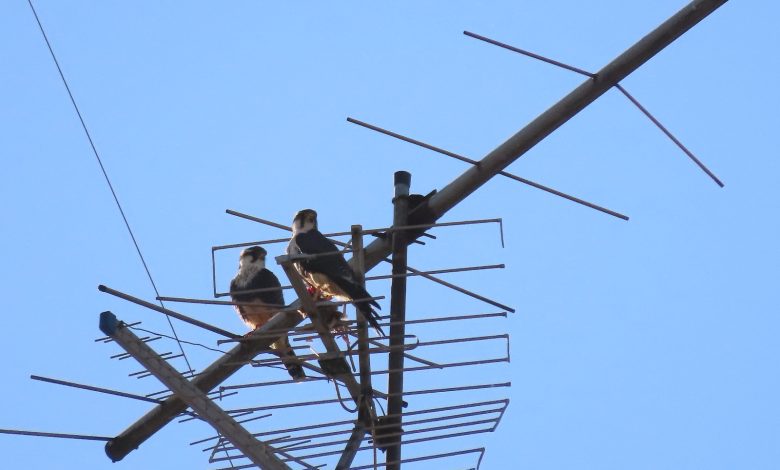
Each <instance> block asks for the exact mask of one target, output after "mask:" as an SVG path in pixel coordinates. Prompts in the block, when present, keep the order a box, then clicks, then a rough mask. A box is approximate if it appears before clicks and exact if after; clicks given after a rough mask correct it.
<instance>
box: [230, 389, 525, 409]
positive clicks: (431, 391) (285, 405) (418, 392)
mask: <svg viewBox="0 0 780 470" xmlns="http://www.w3.org/2000/svg"><path fill="white" fill-rule="evenodd" d="M509 386H511V382H502V383H496V384H486V385H466V386H461V387H446V388H432V389H426V390H414V391H404V392H403V393H402V395H403V396H412V395H431V394H437V393H449V392H463V391H472V390H484V389H488V388H500V387H509ZM387 395H388V396H390V395H391V394H390V393H388V394H387ZM339 401H340V400H339V399H337V398H334V399H327V400H309V401H302V402H293V403H280V404H276V405H263V406H253V407H249V408H237V409H234V410H231V412H244V411H268V410H277V409H282V408H297V407H301V406H310V405H327V404H331V403H338V402H339Z"/></svg>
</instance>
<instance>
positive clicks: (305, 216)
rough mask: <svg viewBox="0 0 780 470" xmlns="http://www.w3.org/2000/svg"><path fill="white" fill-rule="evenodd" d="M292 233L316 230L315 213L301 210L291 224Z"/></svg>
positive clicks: (309, 210) (311, 210) (312, 210)
mask: <svg viewBox="0 0 780 470" xmlns="http://www.w3.org/2000/svg"><path fill="white" fill-rule="evenodd" d="M292 229H293V233H299V232H301V233H306V232H308V231H309V230H311V229H314V230H317V211H315V210H314V209H303V210H300V211H298V213H297V214H295V218H294V219H293V223H292Z"/></svg>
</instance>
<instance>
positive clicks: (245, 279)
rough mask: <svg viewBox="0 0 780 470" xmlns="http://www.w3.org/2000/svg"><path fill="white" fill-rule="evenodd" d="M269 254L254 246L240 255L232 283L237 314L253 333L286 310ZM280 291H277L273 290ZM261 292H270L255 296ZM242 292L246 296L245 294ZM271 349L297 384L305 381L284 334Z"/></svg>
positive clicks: (231, 289)
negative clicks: (267, 260)
mask: <svg viewBox="0 0 780 470" xmlns="http://www.w3.org/2000/svg"><path fill="white" fill-rule="evenodd" d="M266 254H267V252H266V251H265V249H263V248H262V247H260V246H252V247H249V248H247V249H245V250H244V251H242V252H241V256H240V258H239V262H238V274H236V277H234V278H233V280H232V281H231V282H230V297H231V298H232V299H233V302H237V303H239V305H236V306H235V308H236V311H237V312H238V315H239V316H240V317H241V320H243V321H244V323H245V324H246V326H248V327H249V328H250V329H252V330H254V329H256V328H260V327H261V326H263V325H265V324H266V323H267V322H268V320H270V319H271V318H272V317H273V316H274V315H275V314H276V313H277V312H279V310H282V309H283V308H284V306H285V303H284V294H283V293H282V289H281V287H282V285H281V284H280V283H279V279H278V278H277V277H276V276H275V275H274V273H272V272H271V271H269V270H268V269H266V268H265V256H266ZM275 287H276V288H278V289H276V290H274V289H273V288H275ZM258 289H269V290H266V291H261V292H253V291H256V290H258ZM242 292H243V293H242ZM271 347H272V348H273V349H275V350H276V352H277V353H278V354H279V355H280V357H281V359H282V362H283V363H284V366H285V367H286V368H287V372H288V373H289V374H290V376H291V377H292V378H293V379H294V380H295V381H301V380H304V379H305V378H306V374H305V373H304V372H303V368H302V367H301V361H300V360H299V359H298V357H297V356H296V355H295V351H293V349H292V347H291V346H290V340H289V338H288V337H287V335H286V334H285V335H284V336H282V337H281V338H279V339H278V340H276V341H275V342H274V343H273V344H272V345H271Z"/></svg>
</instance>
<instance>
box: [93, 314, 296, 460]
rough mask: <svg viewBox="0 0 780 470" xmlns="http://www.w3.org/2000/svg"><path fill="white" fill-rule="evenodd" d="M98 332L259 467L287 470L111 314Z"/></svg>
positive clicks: (102, 320)
mask: <svg viewBox="0 0 780 470" xmlns="http://www.w3.org/2000/svg"><path fill="white" fill-rule="evenodd" d="M100 329H101V330H102V331H103V333H105V334H106V335H108V336H110V337H111V338H112V339H114V341H116V342H117V344H119V345H120V346H122V347H123V348H124V349H125V350H126V351H127V352H128V353H130V354H131V355H132V356H133V357H134V358H135V359H136V360H137V361H138V362H139V363H140V364H141V365H143V366H144V367H145V368H146V369H147V370H149V372H151V373H152V374H153V375H154V376H155V377H157V379H159V380H160V382H162V383H163V384H165V386H166V387H168V388H169V389H170V390H171V391H173V392H174V393H175V394H176V395H177V396H179V397H180V398H181V399H182V400H184V401H185V402H187V404H188V405H189V406H190V407H192V409H193V410H194V411H195V412H196V413H198V415H199V416H200V417H201V418H203V419H204V420H205V421H207V422H208V423H209V424H211V426H212V427H214V429H215V430H216V431H218V432H219V433H220V434H221V435H223V436H225V438H226V439H227V440H229V441H230V442H231V444H233V446H235V448H236V449H238V450H240V451H241V452H242V453H243V454H244V455H245V456H246V457H248V458H249V460H251V461H252V462H253V463H254V464H255V465H258V466H259V467H260V468H264V469H269V470H285V469H287V470H289V469H290V467H288V466H287V465H286V464H284V463H283V462H282V461H281V460H279V458H278V457H277V456H276V455H274V450H273V449H272V448H271V447H270V446H269V445H267V444H266V443H264V442H262V441H259V440H257V439H255V438H254V437H253V436H252V434H250V433H249V431H247V430H246V429H244V427H243V426H241V425H240V424H238V423H237V422H236V420H234V419H233V418H232V417H231V416H230V415H229V414H227V413H226V412H225V411H224V410H223V409H222V408H220V407H219V406H217V405H216V404H215V403H214V402H213V401H211V400H210V399H209V397H207V396H206V394H205V393H203V391H201V390H200V389H198V387H196V386H195V385H193V384H192V383H190V381H189V380H187V379H185V378H184V377H183V376H182V375H181V374H180V373H179V372H178V371H177V370H176V369H174V368H173V366H171V365H170V364H168V362H167V361H166V360H165V359H163V358H161V357H160V356H159V355H158V354H157V353H156V352H154V350H153V349H152V348H150V347H149V346H147V345H146V343H144V342H143V341H141V340H140V339H139V338H138V337H137V336H136V335H135V334H134V333H133V332H132V331H130V329H129V328H127V327H126V326H125V325H124V324H123V323H122V322H120V321H117V318H116V316H114V314H113V313H111V312H103V313H101V314H100Z"/></svg>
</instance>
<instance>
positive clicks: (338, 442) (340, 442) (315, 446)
mask: <svg viewBox="0 0 780 470" xmlns="http://www.w3.org/2000/svg"><path fill="white" fill-rule="evenodd" d="M495 422H496V418H493V419H483V420H474V421H470V422H465V423H450V424H447V425H443V426H431V427H428V428H422V429H414V430H410V431H401V432H391V433H386V434H384V435H383V437H395V436H397V437H400V436H407V435H410V434H423V433H426V432H435V431H442V430H446V429H454V428H464V427H470V426H479V425H482V424H489V423H495ZM406 425H407V423H404V426H406ZM388 426H392V425H388ZM493 429H495V426H493ZM351 432H352V431H351V430H347V431H345V432H338V434H350V433H351ZM338 434H336V435H338ZM367 437H368V436H366V437H365V438H364V439H363V440H366V438H367ZM270 442H271V441H269V443H270ZM347 442H348V439H339V440H333V441H327V442H320V443H314V444H305V445H300V446H293V447H288V448H287V450H289V451H291V452H294V451H300V450H309V449H318V448H322V447H330V446H336V445H338V446H342V445H344V444H346V443H347ZM227 450H234V448H231V447H228V448H227ZM225 460H228V458H227V457H220V458H216V459H214V461H215V462H220V461H225Z"/></svg>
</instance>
